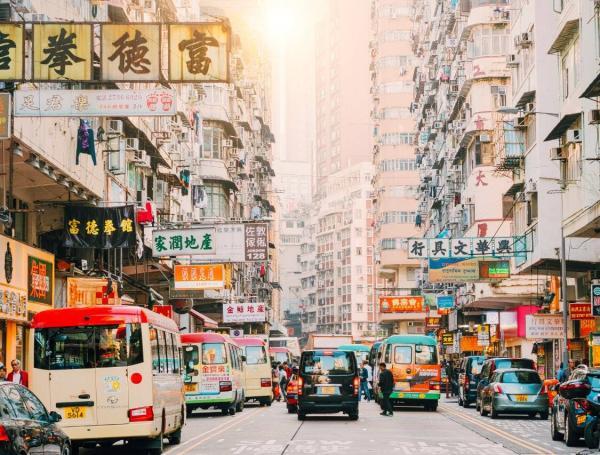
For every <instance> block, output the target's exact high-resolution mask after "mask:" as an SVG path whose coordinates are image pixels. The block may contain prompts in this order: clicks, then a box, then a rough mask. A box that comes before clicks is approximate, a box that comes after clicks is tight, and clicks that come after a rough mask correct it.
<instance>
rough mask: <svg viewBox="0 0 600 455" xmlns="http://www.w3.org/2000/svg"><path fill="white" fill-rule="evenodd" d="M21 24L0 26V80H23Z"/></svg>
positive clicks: (22, 27)
mask: <svg viewBox="0 0 600 455" xmlns="http://www.w3.org/2000/svg"><path fill="white" fill-rule="evenodd" d="M24 27H25V26H24V25H23V24H9V23H3V24H0V80H2V81H13V80H20V79H23V77H24V75H23V70H24V64H23V50H24V45H23V29H24Z"/></svg>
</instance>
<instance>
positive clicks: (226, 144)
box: [223, 139, 233, 147]
mask: <svg viewBox="0 0 600 455" xmlns="http://www.w3.org/2000/svg"><path fill="white" fill-rule="evenodd" d="M223 147H233V141H232V140H231V139H225V140H224V141H223Z"/></svg>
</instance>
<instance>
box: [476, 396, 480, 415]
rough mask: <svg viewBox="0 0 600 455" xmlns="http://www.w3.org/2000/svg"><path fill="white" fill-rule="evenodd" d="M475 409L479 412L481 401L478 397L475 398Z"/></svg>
mask: <svg viewBox="0 0 600 455" xmlns="http://www.w3.org/2000/svg"><path fill="white" fill-rule="evenodd" d="M475 410H476V411H478V412H481V402H480V401H479V397H477V398H475Z"/></svg>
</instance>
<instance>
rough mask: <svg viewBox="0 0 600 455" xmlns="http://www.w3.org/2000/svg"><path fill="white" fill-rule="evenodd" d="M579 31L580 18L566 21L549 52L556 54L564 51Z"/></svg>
mask: <svg viewBox="0 0 600 455" xmlns="http://www.w3.org/2000/svg"><path fill="white" fill-rule="evenodd" d="M578 31H579V19H573V20H570V21H567V22H565V25H563V28H562V29H561V31H560V32H559V33H558V36H557V37H556V39H555V40H554V42H553V43H552V45H551V46H550V49H549V50H548V53H549V54H556V53H558V52H560V51H562V50H563V49H564V48H565V47H566V45H567V44H569V42H570V41H571V40H572V39H573V37H574V36H575V35H576V34H577V32H578Z"/></svg>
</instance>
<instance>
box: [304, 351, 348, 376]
mask: <svg viewBox="0 0 600 455" xmlns="http://www.w3.org/2000/svg"><path fill="white" fill-rule="evenodd" d="M353 355H354V354H353V353H351V352H344V351H334V352H318V351H316V352H305V353H304V354H303V362H302V372H303V373H306V374H352V373H354V371H353V363H352V356H353Z"/></svg>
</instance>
